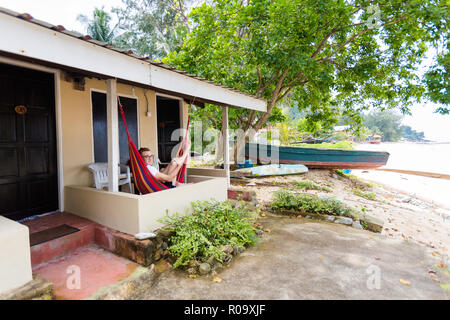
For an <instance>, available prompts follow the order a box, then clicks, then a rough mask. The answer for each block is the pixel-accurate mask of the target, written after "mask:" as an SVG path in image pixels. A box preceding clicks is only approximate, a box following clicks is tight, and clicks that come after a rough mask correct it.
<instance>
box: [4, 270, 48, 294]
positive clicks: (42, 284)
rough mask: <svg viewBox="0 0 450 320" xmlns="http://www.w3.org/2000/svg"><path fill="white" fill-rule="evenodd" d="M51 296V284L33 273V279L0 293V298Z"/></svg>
mask: <svg viewBox="0 0 450 320" xmlns="http://www.w3.org/2000/svg"><path fill="white" fill-rule="evenodd" d="M53 297H54V296H53V284H52V283H51V282H50V281H48V280H47V279H45V278H43V277H41V276H39V275H38V274H33V280H31V281H29V282H28V283H26V284H24V285H23V286H21V287H19V288H16V289H13V290H8V291H7V292H4V293H1V294H0V300H34V299H37V300H52V299H53Z"/></svg>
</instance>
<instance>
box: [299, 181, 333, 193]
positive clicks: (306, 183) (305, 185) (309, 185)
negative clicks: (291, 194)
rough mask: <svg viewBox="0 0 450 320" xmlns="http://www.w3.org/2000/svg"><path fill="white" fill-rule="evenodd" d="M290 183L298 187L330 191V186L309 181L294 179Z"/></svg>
mask: <svg viewBox="0 0 450 320" xmlns="http://www.w3.org/2000/svg"><path fill="white" fill-rule="evenodd" d="M292 184H293V185H294V186H296V187H297V188H299V189H304V190H319V191H325V192H331V189H330V188H327V187H322V186H319V185H317V184H315V183H312V182H311V181H294V182H293V183H292Z"/></svg>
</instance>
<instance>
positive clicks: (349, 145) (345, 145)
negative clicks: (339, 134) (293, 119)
mask: <svg viewBox="0 0 450 320" xmlns="http://www.w3.org/2000/svg"><path fill="white" fill-rule="evenodd" d="M292 146H294V147H303V148H321V149H348V150H352V149H354V145H353V142H351V141H340V142H337V143H329V142H322V143H317V144H309V143H296V144H292Z"/></svg>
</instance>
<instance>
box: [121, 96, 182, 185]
mask: <svg viewBox="0 0 450 320" xmlns="http://www.w3.org/2000/svg"><path fill="white" fill-rule="evenodd" d="M119 108H120V114H121V116H122V120H123V124H124V125H125V131H126V132H127V137H128V152H129V154H130V166H131V172H132V173H133V179H134V184H135V186H136V188H137V189H138V191H139V192H140V193H141V194H148V193H152V192H157V191H161V190H166V189H170V187H168V186H166V185H165V184H164V183H162V182H161V181H159V180H158V179H156V178H155V176H153V175H152V174H151V173H150V171H149V170H148V168H147V165H146V164H145V162H144V160H143V159H142V157H141V154H140V153H139V150H138V149H137V148H136V145H135V144H134V142H133V140H132V139H131V136H130V132H129V131H128V127H127V122H126V120H125V114H124V112H123V108H122V104H121V103H120V100H119ZM189 121H190V116H189V117H188V121H187V126H186V135H185V136H184V138H183V141H182V142H181V146H180V149H179V150H178V152H177V156H182V155H183V148H184V146H185V145H186V139H187V138H188V134H189ZM188 158H189V156H187V157H186V158H185V160H184V163H183V165H182V167H181V168H180V171H178V175H177V181H178V182H181V183H185V182H186V167H187V161H188Z"/></svg>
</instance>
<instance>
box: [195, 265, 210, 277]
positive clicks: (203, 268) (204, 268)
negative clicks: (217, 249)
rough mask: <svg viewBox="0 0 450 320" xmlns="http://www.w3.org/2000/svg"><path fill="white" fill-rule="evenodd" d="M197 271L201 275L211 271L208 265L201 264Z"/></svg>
mask: <svg viewBox="0 0 450 320" xmlns="http://www.w3.org/2000/svg"><path fill="white" fill-rule="evenodd" d="M198 271H199V272H200V274H201V275H205V274H208V273H209V272H210V271H211V266H210V265H209V263H206V262H205V263H202V264H201V265H200V267H199V268H198Z"/></svg>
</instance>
